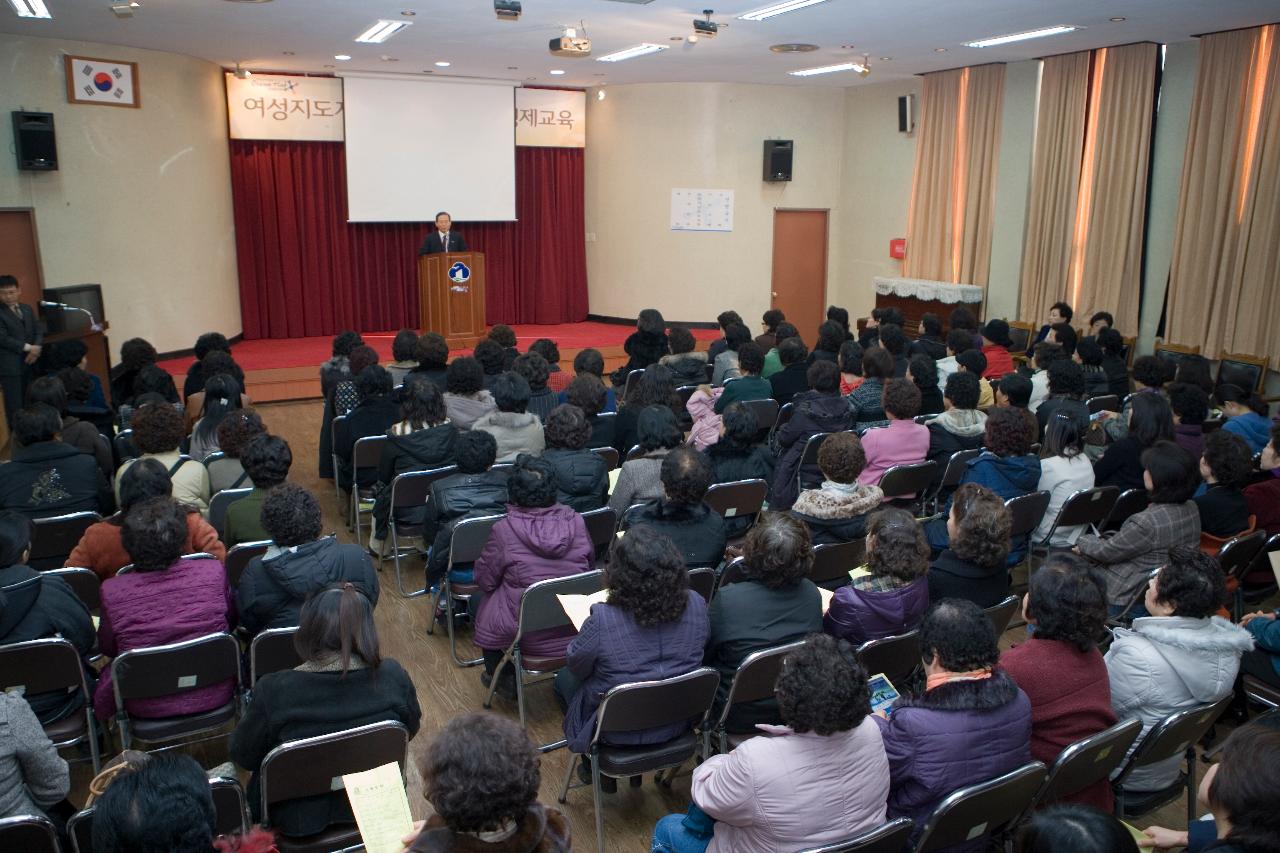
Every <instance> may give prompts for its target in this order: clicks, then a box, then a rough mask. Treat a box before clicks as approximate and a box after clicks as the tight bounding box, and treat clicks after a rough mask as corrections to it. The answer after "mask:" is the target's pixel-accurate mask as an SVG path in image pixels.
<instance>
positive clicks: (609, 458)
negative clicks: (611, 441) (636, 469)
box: [591, 416, 620, 471]
mask: <svg viewBox="0 0 1280 853" xmlns="http://www.w3.org/2000/svg"><path fill="white" fill-rule="evenodd" d="M597 417H600V416H597ZM591 452H592V453H597V454H599V455H600V457H601V458H602V459H604V462H605V466H606V467H607V468H608V469H609V470H610V471H612V470H613V469H614V468H617V467H618V464H619V461H618V460H619V458H620V457H619V456H618V451H617V449H616V448H613V447H593V448H591Z"/></svg>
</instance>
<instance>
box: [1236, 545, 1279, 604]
mask: <svg viewBox="0 0 1280 853" xmlns="http://www.w3.org/2000/svg"><path fill="white" fill-rule="evenodd" d="M1272 551H1280V533H1277V534H1276V535H1275V536H1272V537H1271V538H1270V539H1268V540H1267V543H1266V544H1265V545H1263V546H1262V549H1261V550H1259V551H1258V553H1256V554H1254V556H1253V560H1252V562H1250V563H1249V568H1247V569H1245V570H1244V573H1243V574H1242V576H1241V579H1240V595H1241V597H1242V598H1243V599H1244V601H1245V603H1246V604H1258V603H1260V602H1262V601H1265V600H1266V599H1268V598H1270V597H1271V596H1272V595H1274V594H1275V592H1276V586H1277V585H1276V576H1275V573H1274V572H1272V571H1271V558H1270V557H1269V556H1268V555H1269V554H1270V553H1271V552H1272ZM1251 582H1252V583H1251Z"/></svg>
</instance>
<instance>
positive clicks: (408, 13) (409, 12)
mask: <svg viewBox="0 0 1280 853" xmlns="http://www.w3.org/2000/svg"><path fill="white" fill-rule="evenodd" d="M400 14H401V15H404V16H405V17H406V18H412V17H413V16H414V15H416V14H418V13H417V12H415V11H413V10H412V9H405V10H404V11H403V12H401V13H400Z"/></svg>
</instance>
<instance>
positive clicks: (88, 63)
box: [62, 55, 142, 107]
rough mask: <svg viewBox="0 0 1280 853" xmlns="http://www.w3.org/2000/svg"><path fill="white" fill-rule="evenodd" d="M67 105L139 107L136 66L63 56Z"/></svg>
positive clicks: (139, 98) (85, 57) (111, 61)
mask: <svg viewBox="0 0 1280 853" xmlns="http://www.w3.org/2000/svg"><path fill="white" fill-rule="evenodd" d="M62 61H63V67H64V68H65V69H66V72H67V102H68V103H71V104H100V105H102V106H108V107H140V106H142V93H141V92H139V91H138V63H136V62H119V61H117V60H114V59H94V58H92V57H89V56H70V55H67V56H63V57H62Z"/></svg>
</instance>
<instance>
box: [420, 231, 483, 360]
mask: <svg viewBox="0 0 1280 853" xmlns="http://www.w3.org/2000/svg"><path fill="white" fill-rule="evenodd" d="M418 289H419V293H420V299H421V305H422V316H421V321H422V326H421V328H422V331H423V332H439V333H440V334H442V335H444V339H445V340H446V341H448V342H449V347H450V349H452V348H454V347H473V346H475V345H476V344H477V343H479V342H480V341H481V340H483V339H484V337H485V335H486V333H487V330H486V327H485V323H484V253H482V252H447V253H438V254H434V255H420V256H419V257H418Z"/></svg>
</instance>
